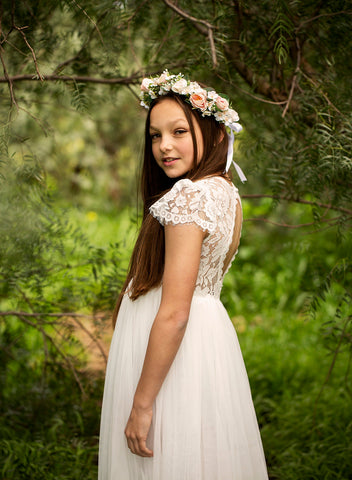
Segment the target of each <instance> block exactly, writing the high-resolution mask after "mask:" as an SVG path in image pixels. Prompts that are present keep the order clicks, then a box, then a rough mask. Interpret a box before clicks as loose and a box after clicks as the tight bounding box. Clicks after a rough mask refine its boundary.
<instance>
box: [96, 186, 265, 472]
mask: <svg viewBox="0 0 352 480" xmlns="http://www.w3.org/2000/svg"><path fill="white" fill-rule="evenodd" d="M239 201H240V200H239V196H238V191H237V189H236V188H235V187H234V186H233V185H231V184H229V183H228V182H226V180H224V179H222V178H220V177H212V178H206V179H202V180H199V181H197V182H192V181H191V180H188V179H183V180H179V181H178V182H176V184H175V185H174V186H173V188H172V189H171V190H170V191H169V192H168V193H166V194H165V195H164V196H163V197H162V198H161V199H159V200H158V201H157V202H156V203H154V204H153V205H152V207H151V208H150V212H151V214H152V215H153V216H154V217H155V218H157V219H158V220H159V222H160V223H161V224H162V225H165V224H173V225H175V224H196V225H198V226H199V227H200V228H201V229H203V230H204V231H206V232H208V235H207V236H206V237H205V239H204V241H203V246H202V254H201V261H200V267H199V272H198V278H197V283H196V288H195V292H194V296H193V300H192V305H191V311H190V315H189V320H188V325H187V329H186V332H185V336H184V338H183V340H182V343H181V346H180V348H179V350H178V352H177V355H176V357H175V359H174V362H173V363H172V365H171V368H170V370H169V372H168V374H167V376H166V378H165V380H164V383H163V385H162V387H161V390H160V391H159V394H158V396H157V398H156V400H155V403H154V409H153V410H154V412H153V423H152V429H151V431H150V435H149V438H148V442H147V444H148V445H149V447H151V448H152V449H153V451H154V456H153V457H152V458H142V457H139V456H136V455H134V454H132V453H131V452H130V451H129V449H128V447H127V442H126V439H125V436H124V429H125V426H126V423H127V420H128V417H129V414H130V411H131V407H132V401H133V396H134V392H135V389H136V386H137V383H138V380H139V376H140V373H141V369H142V365H143V360H144V355H145V351H146V348H147V343H148V338H149V332H150V329H151V326H152V324H153V321H154V318H155V315H156V313H157V310H158V307H159V304H160V299H161V288H162V287H160V288H156V289H153V290H152V291H150V292H148V293H147V294H146V295H144V296H142V297H139V298H138V299H137V300H135V301H131V300H130V298H129V297H128V294H125V296H124V298H123V301H122V304H121V308H120V312H119V316H118V319H117V325H116V328H115V331H114V335H113V339H112V343H111V347H110V353H109V361H108V366H107V372H106V380H105V389H104V399H103V407H102V416H101V431H100V450H99V480H264V479H267V478H268V476H267V470H266V465H265V459H264V454H263V448H262V443H261V439H260V434H259V429H258V424H257V419H256V416H255V412H254V408H253V403H252V397H251V392H250V387H249V383H248V378H247V373H246V370H245V366H244V363H243V359H242V354H241V350H240V347H239V344H238V340H237V336H236V333H235V330H234V328H233V325H232V323H231V321H230V319H229V317H228V315H227V312H226V310H225V309H224V307H223V305H222V303H221V301H220V299H219V296H220V291H221V287H222V280H223V276H224V262H225V259H226V255H227V253H228V251H229V247H230V245H231V243H232V237H233V230H234V225H235V212H236V204H237V202H239Z"/></svg>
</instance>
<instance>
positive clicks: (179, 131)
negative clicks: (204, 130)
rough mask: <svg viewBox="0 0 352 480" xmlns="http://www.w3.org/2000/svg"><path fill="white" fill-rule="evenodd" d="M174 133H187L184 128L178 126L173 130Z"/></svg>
mask: <svg viewBox="0 0 352 480" xmlns="http://www.w3.org/2000/svg"><path fill="white" fill-rule="evenodd" d="M175 133H176V135H181V134H182V133H187V130H185V129H184V128H178V129H177V130H175Z"/></svg>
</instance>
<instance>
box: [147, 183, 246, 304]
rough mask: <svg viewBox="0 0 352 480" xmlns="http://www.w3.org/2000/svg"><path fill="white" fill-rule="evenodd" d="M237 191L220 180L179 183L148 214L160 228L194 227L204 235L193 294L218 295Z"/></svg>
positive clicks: (230, 239)
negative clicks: (174, 226)
mask: <svg viewBox="0 0 352 480" xmlns="http://www.w3.org/2000/svg"><path fill="white" fill-rule="evenodd" d="M237 202H240V198H239V195H238V190H237V188H236V187H235V186H234V185H233V184H230V183H228V182H227V181H226V180H225V179H223V178H221V177H208V178H204V179H202V180H198V181H195V182H192V181H191V180H189V179H183V180H179V181H178V182H176V183H175V185H174V186H173V187H172V189H171V190H170V191H169V192H167V193H166V194H165V195H164V196H162V197H161V198H160V199H159V200H157V201H156V202H155V203H154V204H153V205H152V206H151V207H150V213H151V214H152V215H153V216H154V217H155V218H156V219H157V220H158V221H159V222H160V223H161V224H162V225H170V224H171V225H179V224H183V225H186V224H195V225H197V226H198V227H199V228H201V229H202V230H203V231H205V232H207V233H208V235H207V236H206V237H205V238H204V240H203V245H202V251H201V258H200V265H199V271H198V277H197V282H196V288H195V293H196V294H200V295H208V294H210V295H214V296H216V297H219V296H220V291H221V287H222V282H223V277H224V275H225V273H226V272H227V271H228V269H229V267H230V265H231V262H232V260H233V259H234V257H235V255H236V253H237V251H236V252H235V254H234V255H233V257H232V259H231V261H230V262H229V265H228V266H227V268H226V269H225V268H224V263H225V259H226V258H227V254H228V251H229V248H230V246H231V243H232V239H233V231H234V227H235V220H236V204H237Z"/></svg>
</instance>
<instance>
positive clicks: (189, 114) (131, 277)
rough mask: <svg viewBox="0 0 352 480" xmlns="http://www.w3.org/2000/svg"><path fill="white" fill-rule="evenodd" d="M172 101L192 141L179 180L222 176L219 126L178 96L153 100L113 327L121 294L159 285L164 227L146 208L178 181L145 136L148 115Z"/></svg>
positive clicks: (223, 142) (223, 138)
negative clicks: (137, 217)
mask: <svg viewBox="0 0 352 480" xmlns="http://www.w3.org/2000/svg"><path fill="white" fill-rule="evenodd" d="M166 98H168V99H172V100H174V101H175V102H177V103H178V105H180V107H181V108H182V110H183V112H184V114H185V116H186V119H187V121H188V124H189V127H190V132H191V135H192V140H193V148H194V156H193V166H192V168H191V170H190V171H189V172H187V174H186V175H184V177H182V178H189V179H191V180H199V179H201V178H204V177H209V176H214V175H217V176H222V177H223V176H225V173H224V172H225V167H226V158H227V148H228V136H227V134H226V129H225V127H224V125H223V124H222V123H219V122H217V121H216V120H215V118H214V117H213V116H207V117H202V115H201V113H200V112H199V111H198V110H194V109H192V106H191V105H190V104H188V103H186V102H184V101H183V100H182V99H181V98H180V96H179V95H177V94H174V93H168V94H167V95H163V96H160V97H158V98H156V99H155V100H154V101H153V102H152V104H151V105H150V108H149V111H148V115H147V119H146V124H145V147H144V162H143V167H142V176H141V192H142V199H143V221H142V225H141V229H140V231H139V235H138V238H137V241H136V244H135V246H134V249H133V252H132V257H131V260H130V265H129V270H128V274H127V278H126V280H125V283H124V285H123V287H122V290H121V293H120V295H119V298H118V300H117V304H116V307H115V311H114V314H113V325H115V323H116V318H117V315H118V312H119V309H120V305H121V301H122V298H123V295H124V293H125V292H126V291H127V288H128V295H129V297H130V298H131V299H132V300H136V299H137V298H138V297H139V296H141V295H144V294H145V293H147V292H148V291H149V290H150V289H152V288H154V287H157V286H159V285H160V284H161V280H162V276H163V273H164V256H165V238H164V228H163V226H162V225H161V224H160V223H159V222H158V220H156V219H155V218H154V217H153V216H152V215H151V214H150V213H149V207H150V206H151V205H152V204H153V203H154V202H155V201H156V200H158V199H159V198H160V197H161V196H162V195H164V194H165V193H166V192H167V191H168V190H170V188H172V186H173V185H174V184H175V182H177V180H179V179H180V178H176V179H175V178H172V179H171V178H169V177H168V176H167V175H166V174H165V173H164V171H163V170H162V169H161V168H160V167H159V166H158V164H157V163H156V161H155V159H154V156H153V153H152V141H151V136H150V133H149V127H150V113H151V111H152V110H153V108H154V107H155V105H158V104H159V103H160V102H162V101H163V100H164V99H166ZM194 121H196V122H197V123H198V125H199V127H200V130H201V133H202V139H203V155H202V158H201V159H200V161H199V162H197V158H198V151H197V141H196V134H195V130H194Z"/></svg>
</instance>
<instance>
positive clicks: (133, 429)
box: [125, 407, 153, 457]
mask: <svg viewBox="0 0 352 480" xmlns="http://www.w3.org/2000/svg"><path fill="white" fill-rule="evenodd" d="M152 418H153V409H152V408H150V409H143V408H136V407H132V410H131V414H130V418H129V419H128V422H127V425H126V428H125V435H126V438H127V445H128V448H129V449H130V450H131V452H132V453H134V454H136V455H139V456H141V457H152V456H153V451H152V450H150V449H149V448H148V447H147V436H148V432H149V430H150V426H151V424H152Z"/></svg>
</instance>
